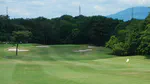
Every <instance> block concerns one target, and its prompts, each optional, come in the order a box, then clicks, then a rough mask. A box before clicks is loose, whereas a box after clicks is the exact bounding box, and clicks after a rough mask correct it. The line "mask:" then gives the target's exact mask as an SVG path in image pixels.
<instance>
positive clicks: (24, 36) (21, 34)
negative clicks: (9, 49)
mask: <svg viewBox="0 0 150 84" xmlns="http://www.w3.org/2000/svg"><path fill="white" fill-rule="evenodd" d="M12 35H13V37H12V38H13V40H14V42H16V44H17V45H16V56H17V55H18V46H19V43H20V42H27V41H28V40H29V39H30V37H31V35H32V33H31V32H29V31H14V32H13V33H12Z"/></svg>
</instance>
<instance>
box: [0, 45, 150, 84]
mask: <svg viewBox="0 0 150 84" xmlns="http://www.w3.org/2000/svg"><path fill="white" fill-rule="evenodd" d="M0 46H1V47H0V83H1V84H149V83H150V80H149V79H150V60H149V59H146V58H145V57H144V56H131V57H116V56H113V55H108V54H109V53H110V52H111V50H109V49H106V48H103V47H95V48H94V49H92V51H90V52H83V53H80V52H73V51H74V50H84V49H87V48H88V45H53V46H50V47H47V48H38V47H36V46H38V45H35V44H22V45H20V48H23V49H29V50H30V51H29V52H19V56H15V52H8V51H7V48H9V47H12V45H9V44H7V45H0ZM127 59H130V61H129V62H128V63H127V62H126V60H127Z"/></svg>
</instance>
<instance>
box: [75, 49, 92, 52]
mask: <svg viewBox="0 0 150 84" xmlns="http://www.w3.org/2000/svg"><path fill="white" fill-rule="evenodd" d="M89 51H92V49H85V50H75V51H73V52H89Z"/></svg>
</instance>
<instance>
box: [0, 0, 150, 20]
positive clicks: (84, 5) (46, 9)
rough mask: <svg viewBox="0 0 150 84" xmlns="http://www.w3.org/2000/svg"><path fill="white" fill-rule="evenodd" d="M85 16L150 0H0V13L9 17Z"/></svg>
mask: <svg viewBox="0 0 150 84" xmlns="http://www.w3.org/2000/svg"><path fill="white" fill-rule="evenodd" d="M79 5H80V6H81V13H82V15H85V16H93V15H103V16H107V15H110V14H114V13H117V12H119V11H122V10H125V9H127V8H130V7H136V6H145V7H147V6H150V0H0V15H6V7H8V14H9V16H10V18H36V17H39V16H43V17H46V18H55V17H60V16H62V15H65V14H67V15H72V16H78V15H79Z"/></svg>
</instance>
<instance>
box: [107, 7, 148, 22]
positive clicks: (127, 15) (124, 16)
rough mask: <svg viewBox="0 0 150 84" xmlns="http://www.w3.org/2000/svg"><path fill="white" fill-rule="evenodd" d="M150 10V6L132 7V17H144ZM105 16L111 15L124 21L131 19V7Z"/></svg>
mask: <svg viewBox="0 0 150 84" xmlns="http://www.w3.org/2000/svg"><path fill="white" fill-rule="evenodd" d="M149 12H150V8H148V7H134V8H133V17H134V18H136V19H145V18H146V17H147V16H148V14H149ZM107 17H111V18H113V19H120V20H124V21H128V20H131V18H132V8H128V9H126V10H123V11H120V12H118V13H116V14H112V15H108V16H107Z"/></svg>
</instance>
